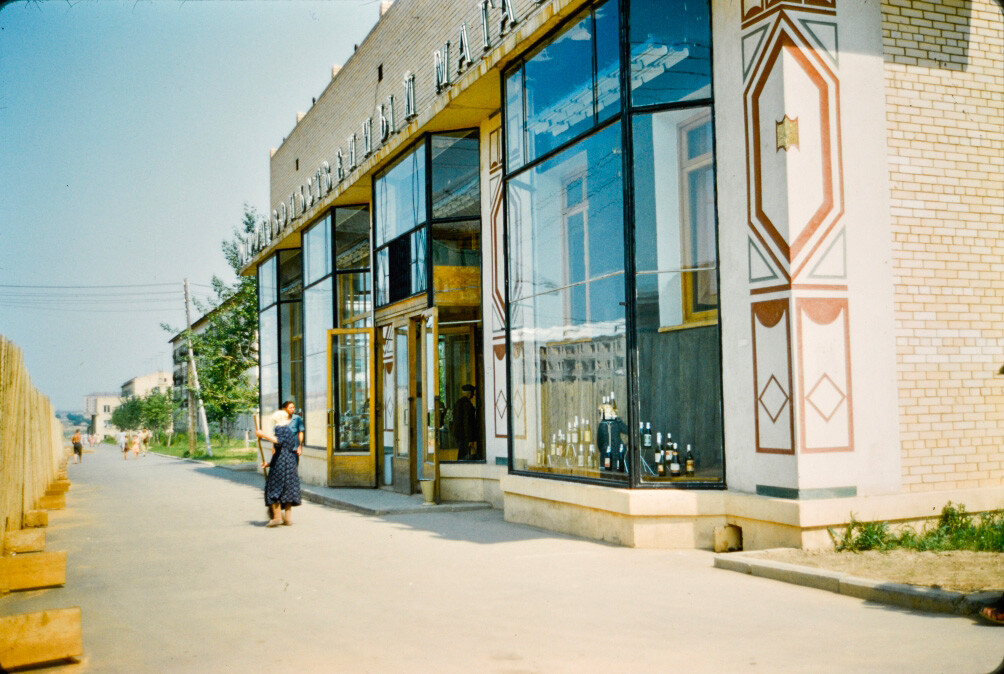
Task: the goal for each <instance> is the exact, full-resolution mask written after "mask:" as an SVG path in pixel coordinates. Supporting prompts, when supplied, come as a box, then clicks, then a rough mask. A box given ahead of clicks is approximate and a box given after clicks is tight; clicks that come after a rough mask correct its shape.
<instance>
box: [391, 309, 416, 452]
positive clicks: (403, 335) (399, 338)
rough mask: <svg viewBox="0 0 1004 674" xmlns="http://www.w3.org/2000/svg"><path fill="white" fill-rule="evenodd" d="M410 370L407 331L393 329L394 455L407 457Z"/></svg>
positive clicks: (409, 425) (409, 440)
mask: <svg viewBox="0 0 1004 674" xmlns="http://www.w3.org/2000/svg"><path fill="white" fill-rule="evenodd" d="M410 373H411V368H410V367H409V363H408V329H407V328H395V329H394V409H395V415H394V428H395V431H396V433H395V437H394V455H395V456H408V454H409V452H410V449H411V435H410V432H409V429H410V428H411V426H412V420H411V386H410V381H409V380H410Z"/></svg>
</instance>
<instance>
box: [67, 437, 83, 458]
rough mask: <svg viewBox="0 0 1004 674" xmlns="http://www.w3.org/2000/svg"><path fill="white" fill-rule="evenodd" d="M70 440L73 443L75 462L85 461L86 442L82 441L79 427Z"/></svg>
mask: <svg viewBox="0 0 1004 674" xmlns="http://www.w3.org/2000/svg"><path fill="white" fill-rule="evenodd" d="M70 442H72V443H73V458H74V463H80V462H81V461H83V457H84V443H83V442H81V437H80V430H79V429H77V432H76V433H74V434H73V437H72V438H70Z"/></svg>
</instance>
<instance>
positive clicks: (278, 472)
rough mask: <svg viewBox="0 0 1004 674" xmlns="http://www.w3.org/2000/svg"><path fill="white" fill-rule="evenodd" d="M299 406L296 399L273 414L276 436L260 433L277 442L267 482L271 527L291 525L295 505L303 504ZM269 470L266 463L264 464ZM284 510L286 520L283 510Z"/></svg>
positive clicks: (269, 466) (302, 428) (265, 437)
mask: <svg viewBox="0 0 1004 674" xmlns="http://www.w3.org/2000/svg"><path fill="white" fill-rule="evenodd" d="M295 412H296V405H294V404H293V401H292V400H287V401H286V402H284V403H283V404H282V409H280V410H279V411H278V412H276V413H275V414H273V415H272V420H273V422H274V425H275V428H274V430H273V434H269V433H267V432H265V431H261V430H259V431H258V437H259V438H262V439H264V440H268V441H269V442H271V443H273V447H272V460H271V461H270V462H269V464H268V479H267V480H265V505H266V506H267V507H268V509H269V513H270V516H271V519H270V520H269V521H268V524H266V525H265V526H267V527H275V526H279V525H280V524H285V525H286V526H289V525H290V524H292V523H293V520H292V518H291V516H292V509H293V506H298V505H300V476H299V475H298V474H297V467H298V465H299V463H300V454H301V453H302V452H303V449H302V447H301V444H302V442H303V430H304V424H303V419H301V418H300V417H299V416H297V415H296V414H295ZM262 467H263V468H264V467H265V464H264V463H263V464H262ZM280 507H281V508H282V520H280V519H279V508H280Z"/></svg>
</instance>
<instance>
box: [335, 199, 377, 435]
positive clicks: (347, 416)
mask: <svg viewBox="0 0 1004 674" xmlns="http://www.w3.org/2000/svg"><path fill="white" fill-rule="evenodd" d="M333 213H334V217H333V219H334V226H335V237H334V239H335V269H334V277H333V278H334V282H335V284H336V288H337V301H336V303H335V314H336V318H337V326H338V327H339V328H343V329H357V328H369V327H372V325H373V313H372V312H373V299H372V293H371V290H370V287H371V284H370V269H369V267H370V238H369V232H370V210H369V208H368V207H366V206H339V207H337V208H335V210H334V212H333ZM369 339H370V337H369V335H367V334H365V333H347V334H342V335H339V337H338V338H337V340H338V341H337V348H334V349H333V350H332V361H333V362H332V363H331V367H332V369H333V371H332V373H331V376H332V377H333V381H332V384H333V386H332V391H333V394H334V395H333V399H332V404H333V405H334V409H335V412H336V416H337V433H336V435H335V438H334V439H333V443H332V446H333V449H334V451H335V452H364V451H365V452H368V451H369V443H370V409H369V407H370V392H371V390H372V382H370V379H369V377H370V363H369V359H370V355H371V354H370V346H369Z"/></svg>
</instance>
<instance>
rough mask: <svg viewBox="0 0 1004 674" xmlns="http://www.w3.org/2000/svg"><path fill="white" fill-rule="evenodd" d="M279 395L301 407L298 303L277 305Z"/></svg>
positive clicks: (299, 317) (299, 304)
mask: <svg viewBox="0 0 1004 674" xmlns="http://www.w3.org/2000/svg"><path fill="white" fill-rule="evenodd" d="M279 372H280V380H279V395H280V397H281V398H282V400H292V401H293V402H295V403H296V407H297V409H302V406H303V316H302V308H301V303H300V302H280V303H279Z"/></svg>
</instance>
